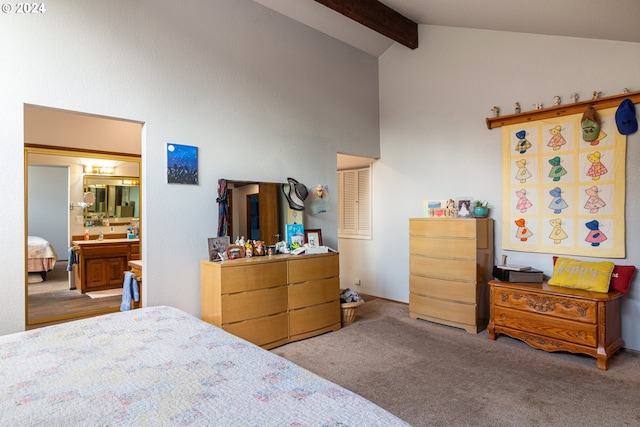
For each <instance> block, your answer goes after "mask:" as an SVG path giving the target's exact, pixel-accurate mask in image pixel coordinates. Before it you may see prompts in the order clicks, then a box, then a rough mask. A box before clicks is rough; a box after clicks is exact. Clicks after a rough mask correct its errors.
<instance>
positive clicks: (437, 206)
mask: <svg viewBox="0 0 640 427" xmlns="http://www.w3.org/2000/svg"><path fill="white" fill-rule="evenodd" d="M446 206H447V200H433V199H432V200H423V201H422V213H423V216H424V217H425V218H432V217H434V216H437V215H435V214H434V213H435V212H438V210H441V209H445V207H446Z"/></svg>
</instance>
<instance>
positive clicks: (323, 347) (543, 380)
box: [272, 299, 640, 427]
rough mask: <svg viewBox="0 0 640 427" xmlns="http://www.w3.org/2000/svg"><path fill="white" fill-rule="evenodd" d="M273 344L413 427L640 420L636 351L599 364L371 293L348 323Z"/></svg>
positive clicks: (278, 350)
mask: <svg viewBox="0 0 640 427" xmlns="http://www.w3.org/2000/svg"><path fill="white" fill-rule="evenodd" d="M272 351H273V352H274V353H276V354H279V355H281V356H283V357H285V358H286V359H289V360H291V361H293V362H295V363H297V364H299V365H300V366H303V367H305V368H307V369H309V370H310V371H312V372H315V373H317V374H319V375H321V376H323V377H325V378H327V379H329V380H331V381H333V382H335V383H337V384H340V385H342V386H343V387H345V388H347V389H349V390H352V391H354V392H356V393H358V394H360V395H362V396H364V397H366V398H367V399H369V400H371V401H373V402H374V403H376V404H378V405H379V406H382V407H383V408H385V409H387V410H388V411H390V412H391V413H393V414H395V415H397V416H399V417H400V418H402V419H404V420H405V421H407V422H409V423H410V424H412V425H414V426H427V425H428V426H492V427H495V426H581V427H584V426H625V425H627V426H630V425H634V426H636V425H640V354H638V353H636V352H630V351H624V350H623V351H621V352H620V353H619V354H617V355H616V356H614V357H613V358H612V359H611V360H610V363H609V370H608V371H600V370H598V369H597V368H596V361H595V359H594V358H592V357H588V356H583V355H573V354H569V353H547V352H544V351H542V350H537V349H533V348H531V347H530V346H528V345H527V344H525V343H522V342H520V341H518V340H514V339H512V338H509V337H507V336H504V335H500V336H499V337H498V339H497V340H496V341H491V340H489V339H488V338H487V331H486V330H485V331H483V332H481V333H480V334H477V335H475V334H468V333H467V332H465V331H463V330H461V329H457V328H452V327H447V326H442V325H438V324H435V323H430V322H426V321H422V320H412V319H410V318H409V315H408V307H407V306H406V305H404V304H398V303H393V302H389V301H385V300H380V299H377V300H367V302H366V303H365V304H364V305H363V306H362V307H360V308H359V311H358V317H357V320H356V322H355V323H353V324H352V325H349V326H347V327H345V328H342V329H341V330H340V331H337V332H330V333H327V334H324V335H321V336H319V337H314V338H309V339H307V340H303V341H298V342H295V343H291V344H287V345H285V346H282V347H278V348H276V349H274V350H272Z"/></svg>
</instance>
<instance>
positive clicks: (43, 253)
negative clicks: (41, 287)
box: [27, 236, 58, 280]
mask: <svg viewBox="0 0 640 427" xmlns="http://www.w3.org/2000/svg"><path fill="white" fill-rule="evenodd" d="M27 246H28V250H27V271H28V272H29V273H40V276H42V280H47V271H51V270H53V267H54V266H55V265H56V260H57V259H58V256H57V255H56V251H55V250H54V249H53V246H51V243H49V242H48V241H47V240H46V239H43V238H42V237H39V236H28V241H27Z"/></svg>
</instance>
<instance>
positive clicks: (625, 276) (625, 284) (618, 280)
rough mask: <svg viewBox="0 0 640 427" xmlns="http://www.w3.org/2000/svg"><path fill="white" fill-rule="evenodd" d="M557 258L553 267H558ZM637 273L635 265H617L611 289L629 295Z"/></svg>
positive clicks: (610, 285)
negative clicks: (632, 280)
mask: <svg viewBox="0 0 640 427" xmlns="http://www.w3.org/2000/svg"><path fill="white" fill-rule="evenodd" d="M557 259H558V257H557V256H554V257H553V265H554V266H555V265H556V260H557ZM635 273H636V268H635V267H634V266H633V265H617V264H616V265H615V267H613V272H612V273H611V282H610V284H609V289H610V290H614V291H618V292H622V293H623V294H625V295H626V294H628V293H629V286H631V279H633V275H634V274H635Z"/></svg>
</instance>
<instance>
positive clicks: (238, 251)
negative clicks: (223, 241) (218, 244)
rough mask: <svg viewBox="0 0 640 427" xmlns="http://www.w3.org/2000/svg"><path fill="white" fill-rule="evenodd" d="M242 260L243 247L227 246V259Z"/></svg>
mask: <svg viewBox="0 0 640 427" xmlns="http://www.w3.org/2000/svg"><path fill="white" fill-rule="evenodd" d="M237 258H244V246H240V245H229V246H227V259H237Z"/></svg>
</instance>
